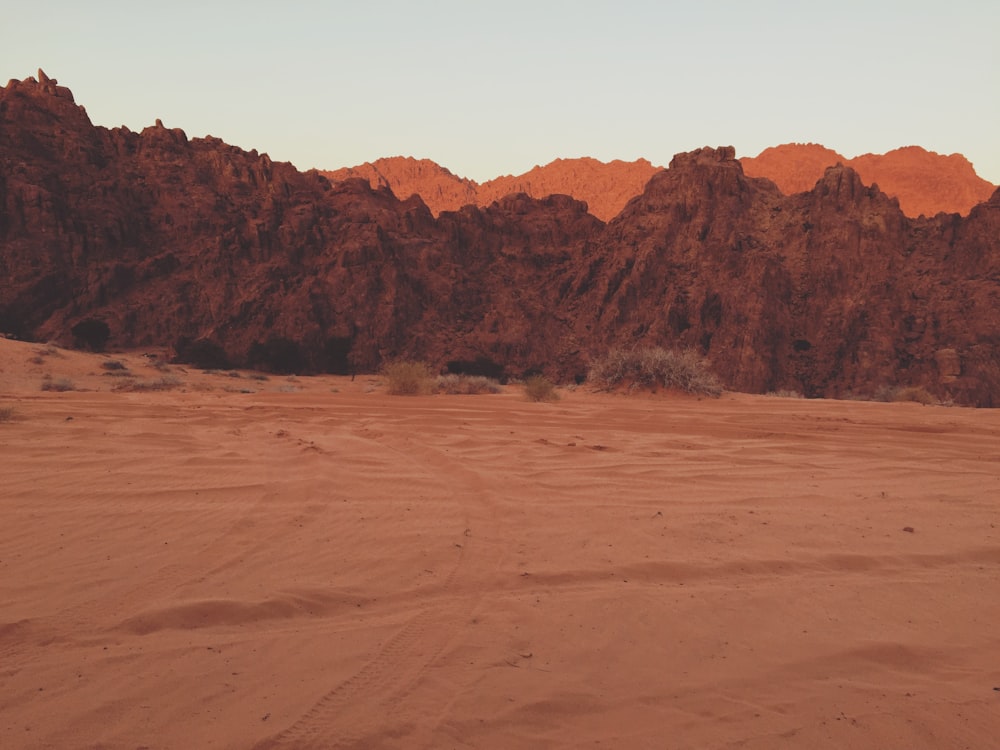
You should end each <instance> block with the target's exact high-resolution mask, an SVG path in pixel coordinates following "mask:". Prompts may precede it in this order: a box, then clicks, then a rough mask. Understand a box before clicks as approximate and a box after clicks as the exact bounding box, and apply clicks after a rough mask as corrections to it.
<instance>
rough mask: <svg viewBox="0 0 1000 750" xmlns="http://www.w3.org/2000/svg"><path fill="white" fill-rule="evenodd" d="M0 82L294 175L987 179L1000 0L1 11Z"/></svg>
mask: <svg viewBox="0 0 1000 750" xmlns="http://www.w3.org/2000/svg"><path fill="white" fill-rule="evenodd" d="M5 6H7V7H4V8H3V10H2V12H0V79H2V80H0V82H6V81H7V80H8V79H10V78H25V77H27V76H29V75H35V71H36V69H37V68H39V67H41V68H43V69H44V70H45V72H46V73H47V74H48V75H50V76H52V77H55V78H57V79H58V80H59V82H60V83H61V84H63V85H66V86H68V87H69V88H71V89H72V90H73V93H74V95H75V97H76V100H77V102H78V103H80V104H82V105H83V106H85V107H86V109H87V112H88V113H89V115H90V117H91V120H93V121H94V123H96V124H99V125H105V126H109V127H112V126H116V125H122V124H124V125H127V126H128V127H130V128H132V129H133V130H140V129H142V128H143V127H145V126H147V125H150V124H152V123H153V122H154V120H155V119H156V118H158V117H159V118H162V120H163V122H164V123H165V124H166V125H167V126H168V127H180V128H183V129H184V130H185V131H186V132H187V134H188V135H189V136H203V135H206V134H211V135H215V136H218V137H220V138H222V139H223V140H225V141H227V142H229V143H232V144H234V145H237V146H240V147H242V148H245V149H251V148H256V149H257V150H259V151H265V152H267V153H268V154H270V155H271V157H272V158H273V159H275V160H281V161H291V162H293V163H294V164H295V165H296V166H297V167H299V168H300V169H308V168H310V167H318V168H323V169H334V168H337V167H341V166H350V165H354V164H359V163H361V162H364V161H370V160H373V159H376V158H378V157H380V156H394V155H406V156H416V157H426V158H429V159H433V160H434V161H436V162H438V163H439V164H442V165H443V166H445V167H447V168H448V169H450V170H451V171H453V172H455V173H456V174H459V175H462V176H465V177H471V178H473V179H476V180H479V181H483V180H486V179H490V178H492V177H496V176H497V175H500V174H517V173H521V172H524V171H526V170H528V169H530V168H531V167H532V166H534V165H536V164H546V163H548V162H550V161H552V160H553V159H555V158H557V157H576V156H593V157H595V158H598V159H601V160H604V161H607V160H610V159H628V160H631V159H636V158H638V157H645V158H647V159H649V160H650V161H652V162H653V163H656V164H666V163H667V162H669V160H670V158H671V156H672V155H673V154H675V153H677V152H679V151H688V150H691V149H693V148H698V147H700V146H706V145H708V146H718V145H733V146H735V147H736V151H737V154H738V155H740V156H755V155H756V154H757V153H759V152H760V151H761V150H762V149H764V148H766V147H767V146H773V145H777V144H779V143H788V142H815V143H822V144H823V145H825V146H827V147H829V148H832V149H834V150H836V151H839V152H840V153H842V154H844V155H845V156H847V157H853V156H857V155H858V154H862V153H868V152H873V153H882V152H885V151H887V150H890V149H893V148H896V147H899V146H905V145H919V146H923V147H925V148H927V149H930V150H932V151H937V152H939V153H943V154H949V153H954V152H960V153H963V154H965V155H966V156H967V157H968V158H969V159H970V160H971V161H972V162H973V164H974V165H975V167H976V170H977V171H978V172H979V174H980V175H981V176H983V177H984V178H986V179H988V180H990V181H991V182H993V183H995V184H997V183H1000V137H998V133H1000V51H998V49H1000V43H998V41H997V40H1000V2H997V0H950V1H949V2H926V0H908V1H907V2H902V1H896V0H882V1H880V0H868V1H867V2H863V1H856V0H840V1H839V2H826V3H816V2H807V1H805V0H800V1H799V2H786V1H784V0H771V1H754V0H744V1H743V2H738V1H729V0H717V1H716V2H712V1H711V0H705V1H704V2H696V1H695V0H687V1H686V2H629V0H617V2H613V1H608V2H604V1H602V0H576V1H575V2H564V1H562V0H549V1H548V2H546V0H533V1H522V0H506V1H505V2H502V3H500V2H489V3H486V2H474V1H473V0H465V1H464V2H459V1H452V0H437V1H431V0H428V1H426V2H396V1H395V0H386V1H383V2H369V3H365V2H362V0H357V1H356V2H350V3H348V2H296V1H295V0H285V1H284V2H274V1H272V2H257V1H256V0H244V1H243V2H241V3H235V2H226V3H220V2H213V0H202V2H191V1H190V0H174V1H173V2H169V3H163V2H159V3H145V2H142V1H141V0H138V1H137V0H131V1H130V2H123V1H119V0H90V1H88V2H81V0H74V1H72V2H45V1H44V0H39V1H38V2H32V3H28V2H17V3H14V2H9V3H5Z"/></svg>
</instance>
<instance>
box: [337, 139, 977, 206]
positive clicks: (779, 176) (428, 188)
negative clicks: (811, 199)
mask: <svg viewBox="0 0 1000 750" xmlns="http://www.w3.org/2000/svg"><path fill="white" fill-rule="evenodd" d="M740 161H741V162H742V163H743V169H744V171H745V172H746V174H747V175H748V176H750V177H766V178H768V179H770V180H772V181H773V182H774V183H775V184H776V185H777V186H778V187H779V188H780V189H781V190H782V192H784V193H786V194H788V195H791V194H793V193H801V192H805V191H807V190H812V189H813V186H814V185H815V184H816V182H817V181H818V180H819V179H820V178H821V177H822V176H823V172H824V171H825V170H826V169H827V167H832V166H836V165H837V164H843V165H844V166H849V167H852V168H853V169H854V170H855V171H856V172H857V173H858V174H859V175H860V176H861V181H862V182H864V183H865V184H866V185H872V184H877V185H878V186H879V188H880V189H881V190H882V191H883V192H885V193H886V194H887V195H889V196H892V197H894V198H897V199H898V200H899V206H900V208H901V209H902V211H903V213H904V214H906V215H907V216H911V217H917V216H921V215H925V216H933V215H934V214H937V213H940V212H942V211H943V212H945V213H958V214H962V215H963V216H964V215H967V214H968V213H969V210H970V209H971V208H972V207H973V206H975V205H976V204H977V203H983V202H985V201H987V200H989V198H990V195H992V193H993V191H994V190H995V189H996V186H994V185H992V184H991V183H989V182H987V181H986V180H984V179H982V178H981V177H979V176H978V175H977V174H976V172H975V170H974V169H973V167H972V164H970V163H969V161H968V160H967V159H966V158H965V157H963V156H962V155H960V154H952V155H950V156H942V155H940V154H936V153H934V152H932V151H926V150H924V149H922V148H920V147H919V146H907V147H904V148H899V149H896V150H894V151H890V152H888V153H886V154H865V155H864V156H859V157H857V158H856V159H846V158H844V157H843V156H841V155H840V154H838V153H837V152H836V151H833V150H831V149H828V148H825V147H824V146H820V145H817V144H814V143H804V144H803V143H791V144H785V145H782V146H774V147H772V148H768V149H765V150H764V151H762V152H761V153H760V155H759V156H756V157H743V158H742V159H740ZM658 171H660V168H659V167H654V166H653V165H652V164H650V163H649V162H648V161H646V160H645V159H639V160H638V161H634V162H623V161H612V162H608V163H604V162H600V161H597V160H596V159H590V158H586V157H584V158H580V159H556V160H555V161H554V162H551V163H550V164H547V165H545V166H544V167H535V168H534V169H532V170H530V171H528V172H526V173H525V174H522V175H516V176H515V175H506V176H503V177H497V178H496V179H493V180H490V181H488V182H484V183H482V184H481V185H480V184H477V183H476V182H474V181H473V180H468V179H465V178H462V177H458V176H456V175H454V174H452V173H451V172H449V171H448V170H447V169H445V168H443V167H441V166H438V165H437V164H435V163H434V162H432V161H430V160H428V159H420V160H418V159H412V158H409V157H401V156H395V157H390V158H386V159H378V160H377V161H375V162H367V163H365V164H361V165H359V166H357V167H346V168H344V169H338V170H335V171H332V172H322V173H321V174H323V175H325V176H326V177H328V178H329V179H331V180H333V181H337V180H342V179H347V178H349V177H361V178H364V179H366V180H368V182H369V183H370V184H371V186H372V187H379V186H385V187H388V188H390V189H391V190H392V191H393V192H394V193H395V194H396V195H397V196H399V197H400V198H406V197H409V196H410V195H413V194H417V195H419V196H420V197H421V198H423V200H424V201H425V202H426V203H427V205H428V207H429V208H430V209H431V212H432V213H433V214H434V215H437V214H439V213H441V212H442V211H454V210H456V209H458V208H460V207H461V206H464V205H466V204H468V203H474V204H476V205H480V206H487V205H489V204H490V203H492V202H493V201H495V200H497V199H499V198H501V197H503V196H505V195H509V194H511V193H526V194H528V195H531V196H533V197H536V198H544V197H545V196H548V195H552V194H556V193H562V194H565V195H571V196H573V197H574V198H576V199H577V200H582V201H584V202H585V203H586V204H587V205H588V207H589V209H590V212H591V213H592V214H594V216H596V217H598V218H599V219H601V220H602V221H610V220H611V219H613V218H614V217H615V216H617V215H618V213H619V212H620V211H621V210H622V208H624V207H625V204H626V203H628V201H629V200H630V199H631V198H634V197H635V196H637V195H639V193H641V192H642V190H643V188H644V187H645V185H646V183H647V182H648V181H649V179H650V178H651V177H652V176H653V175H654V174H655V173H656V172H658Z"/></svg>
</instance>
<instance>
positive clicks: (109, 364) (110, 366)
mask: <svg viewBox="0 0 1000 750" xmlns="http://www.w3.org/2000/svg"><path fill="white" fill-rule="evenodd" d="M101 368H102V369H105V370H111V371H114V370H127V369H128V368H127V367H126V366H125V363H124V362H122V361H121V360H120V359H107V360H105V361H103V362H101Z"/></svg>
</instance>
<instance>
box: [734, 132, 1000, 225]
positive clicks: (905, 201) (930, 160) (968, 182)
mask: <svg viewBox="0 0 1000 750" xmlns="http://www.w3.org/2000/svg"><path fill="white" fill-rule="evenodd" d="M741 161H742V162H743V169H744V171H745V172H746V173H747V174H748V175H750V176H753V177H767V178H769V179H771V180H773V181H774V182H775V183H776V184H777V185H778V187H779V188H781V190H782V191H784V192H785V193H788V194H789V195H791V194H792V193H800V192H805V191H807V190H812V188H813V185H815V184H816V181H817V180H818V179H820V177H821V176H822V175H823V171H824V170H825V169H826V168H827V167H832V166H836V165H837V164H838V163H839V164H843V165H844V166H848V167H851V168H852V169H854V170H855V171H856V172H857V173H858V175H859V176H860V177H861V181H862V182H864V183H865V184H866V185H878V186H879V188H880V189H881V190H882V191H884V192H885V193H887V194H888V195H891V196H893V197H895V198H897V199H898V200H899V207H900V209H901V210H902V211H903V213H904V214H906V215H907V216H911V217H916V216H921V215H923V216H934V215H935V214H938V213H941V212H944V213H956V214H962V215H963V216H965V215H967V214H968V213H969V211H970V210H971V209H972V207H973V206H975V205H977V204H979V203H983V202H985V201H987V200H989V198H990V196H991V195H992V194H993V191H994V190H996V186H995V185H992V184H990V183H989V182H987V181H986V180H984V179H982V178H981V177H979V175H977V174H976V171H975V169H973V167H972V164H970V163H969V161H968V160H967V159H966V158H965V157H964V156H962V155H961V154H951V155H950V156H942V155H941V154H936V153H934V152H933V151H926V150H925V149H922V148H920V147H919V146H906V147H904V148H898V149H895V150H894V151H889V152H888V153H885V154H865V155H863V156H859V157H857V158H855V159H845V158H844V157H843V156H841V155H840V154H838V153H837V152H836V151H831V150H830V149H828V148H824V147H823V146H817V145H816V144H813V143H806V144H800V143H789V144H785V145H783V146H775V147H773V148H768V149H765V150H764V151H762V152H761V153H760V155H759V156H757V157H756V158H744V159H742V160H741Z"/></svg>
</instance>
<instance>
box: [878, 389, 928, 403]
mask: <svg viewBox="0 0 1000 750" xmlns="http://www.w3.org/2000/svg"><path fill="white" fill-rule="evenodd" d="M872 401H897V402H899V401H913V402H915V403H918V404H924V405H925V406H927V405H929V404H936V403H938V400H937V399H936V398H934V396H932V395H931V394H930V392H929V391H928V390H927V389H926V388H923V387H922V386H916V385H909V386H901V385H883V386H882V387H881V388H879V389H878V390H877V391H875V393H874V394H873V395H872Z"/></svg>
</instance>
